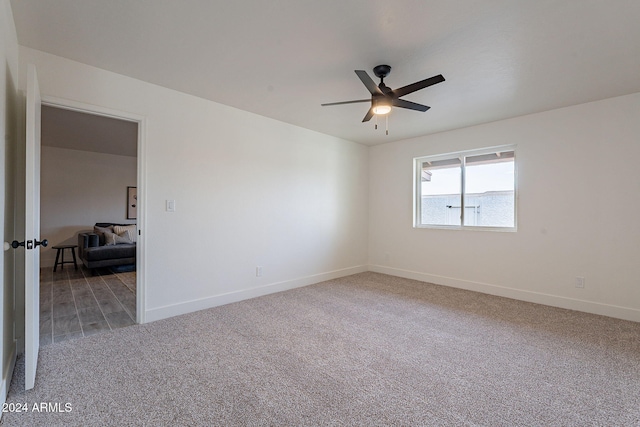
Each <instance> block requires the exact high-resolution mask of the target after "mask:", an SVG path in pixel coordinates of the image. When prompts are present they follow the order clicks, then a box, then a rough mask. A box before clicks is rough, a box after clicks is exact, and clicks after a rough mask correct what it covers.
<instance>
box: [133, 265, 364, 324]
mask: <svg viewBox="0 0 640 427" xmlns="http://www.w3.org/2000/svg"><path fill="white" fill-rule="evenodd" d="M367 270H368V268H367V266H366V265H358V266H355V267H349V268H343V269H340V270H334V271H328V272H325V273H320V274H314V275H311V276H305V277H300V278H297V279H292V280H285V281H283V282H277V283H270V284H268V285H263V286H258V287H255V288H249V289H243V290H241V291H236V292H229V293H226V294H221V295H215V296H212V297H207V298H202V299H197V300H192V301H187V302H182V303H178V304H172V305H166V306H164V307H158V308H152V309H150V310H147V311H146V313H145V322H153V321H156V320H161V319H166V318H169V317H173V316H179V315H181V314H186V313H191V312H194V311H199V310H204V309H207V308H211V307H217V306H220V305H225V304H230V303H232V302H238V301H242V300H246V299H250V298H255V297H260V296H263V295H268V294H273V293H276V292H282V291H286V290H289V289H294V288H299V287H302V286H308V285H313V284H314V283H319V282H324V281H325V280H331V279H337V278H339V277H344V276H350V275H352V274H356V273H363V272H365V271H367Z"/></svg>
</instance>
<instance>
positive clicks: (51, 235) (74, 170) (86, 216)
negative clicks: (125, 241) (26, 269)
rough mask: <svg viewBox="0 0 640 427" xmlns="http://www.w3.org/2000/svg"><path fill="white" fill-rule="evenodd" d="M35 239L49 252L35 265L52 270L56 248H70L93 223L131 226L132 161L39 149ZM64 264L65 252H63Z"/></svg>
mask: <svg viewBox="0 0 640 427" xmlns="http://www.w3.org/2000/svg"><path fill="white" fill-rule="evenodd" d="M40 167H41V169H40V172H41V175H40V181H41V187H40V236H41V238H42V239H47V240H49V248H48V249H43V250H41V251H40V265H41V266H43V267H53V264H54V262H55V258H56V251H55V250H54V249H51V247H52V246H55V245H58V244H76V243H77V242H78V239H77V235H78V232H79V231H84V230H91V229H92V228H93V225H94V224H95V223H96V222H114V223H120V224H134V223H135V222H136V221H135V220H127V219H126V218H127V210H126V201H127V187H135V186H136V182H137V159H136V158H135V157H128V156H116V155H113V154H103V153H94V152H90V151H79V150H69V149H65V148H57V147H47V146H43V147H42V154H41V166H40ZM65 256H66V257H67V258H65V259H66V260H67V261H69V260H70V256H69V252H68V251H67V253H66V254H65Z"/></svg>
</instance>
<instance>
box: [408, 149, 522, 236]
mask: <svg viewBox="0 0 640 427" xmlns="http://www.w3.org/2000/svg"><path fill="white" fill-rule="evenodd" d="M507 151H513V153H514V177H513V179H514V183H513V192H514V194H513V198H514V200H513V227H498V226H496V227H490V226H477V225H464V211H465V209H464V195H465V166H466V165H465V160H464V159H465V158H466V157H472V156H479V155H483V154H492V153H500V152H507ZM454 158H458V159H459V160H460V207H461V208H460V211H461V221H460V225H435V224H422V223H421V217H422V164H423V163H424V162H425V161H438V160H448V159H454ZM516 158H517V155H516V145H500V146H495V147H488V148H482V149H477V150H468V151H457V152H452V153H446V154H437V155H433V156H421V157H416V158H414V159H413V227H414V228H436V229H447V230H479V231H507V232H514V231H517V228H518V163H517V161H516Z"/></svg>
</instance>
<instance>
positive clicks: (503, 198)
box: [414, 146, 516, 230]
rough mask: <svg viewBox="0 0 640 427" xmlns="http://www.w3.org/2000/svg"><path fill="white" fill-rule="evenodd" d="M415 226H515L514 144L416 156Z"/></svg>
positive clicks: (512, 227)
mask: <svg viewBox="0 0 640 427" xmlns="http://www.w3.org/2000/svg"><path fill="white" fill-rule="evenodd" d="M415 175H416V176H415V182H416V191H415V219H414V226H415V227H440V228H442V227H445V228H487V229H508V230H514V229H515V222H516V203H515V201H516V194H515V187H516V185H515V183H516V181H515V147H514V146H509V147H495V148H490V149H485V150H476V151H469V152H464V153H452V154H446V155H442V156H429V157H420V158H417V159H415Z"/></svg>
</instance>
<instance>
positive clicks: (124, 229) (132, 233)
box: [113, 224, 138, 243]
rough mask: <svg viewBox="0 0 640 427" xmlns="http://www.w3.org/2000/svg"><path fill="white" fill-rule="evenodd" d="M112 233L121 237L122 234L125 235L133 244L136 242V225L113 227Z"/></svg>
mask: <svg viewBox="0 0 640 427" xmlns="http://www.w3.org/2000/svg"><path fill="white" fill-rule="evenodd" d="M113 232H114V233H116V234H118V235H121V234H122V233H127V235H128V237H129V240H131V241H132V242H133V243H135V242H136V241H137V239H136V237H137V236H138V231H137V230H136V225H135V224H131V225H114V226H113Z"/></svg>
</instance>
